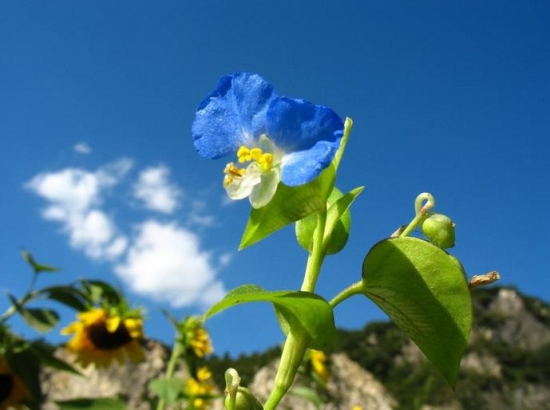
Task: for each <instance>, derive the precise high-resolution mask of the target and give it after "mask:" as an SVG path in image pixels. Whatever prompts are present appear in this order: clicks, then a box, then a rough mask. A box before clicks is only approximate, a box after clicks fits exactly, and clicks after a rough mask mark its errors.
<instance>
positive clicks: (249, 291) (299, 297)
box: [204, 285, 336, 350]
mask: <svg viewBox="0 0 550 410" xmlns="http://www.w3.org/2000/svg"><path fill="white" fill-rule="evenodd" d="M249 302H271V303H272V304H273V306H274V308H275V311H276V312H277V317H278V319H279V322H280V324H281V328H282V329H283V332H284V333H285V334H288V332H289V331H290V330H295V331H299V332H302V333H305V334H306V335H307V336H308V338H309V347H311V348H313V349H319V350H324V349H326V348H327V347H329V346H330V345H331V344H332V342H333V340H334V338H335V336H336V328H335V325H334V315H333V311H332V307H331V306H330V305H329V304H328V302H327V301H326V300H325V299H323V298H322V297H321V296H319V295H316V294H314V293H310V292H301V291H299V292H297V291H273V292H269V291H266V290H265V289H263V288H261V287H259V286H256V285H243V286H239V287H238V288H235V289H233V290H232V291H231V292H229V293H228V294H227V295H226V296H225V298H223V299H222V300H221V301H219V302H218V303H216V304H215V305H214V306H212V307H211V308H210V309H209V310H208V312H206V313H205V315H204V320H206V319H208V318H210V317H211V316H213V315H215V314H216V313H219V312H221V311H222V310H225V309H227V308H229V307H231V306H235V305H239V304H242V303H249Z"/></svg>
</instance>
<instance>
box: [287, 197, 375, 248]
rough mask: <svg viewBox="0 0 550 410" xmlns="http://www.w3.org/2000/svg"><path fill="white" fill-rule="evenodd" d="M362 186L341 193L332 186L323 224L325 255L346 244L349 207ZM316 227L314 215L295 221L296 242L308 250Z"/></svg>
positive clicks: (348, 228)
mask: <svg viewBox="0 0 550 410" xmlns="http://www.w3.org/2000/svg"><path fill="white" fill-rule="evenodd" d="M363 189H364V188H363V187H359V188H355V189H353V190H351V191H350V192H348V193H347V194H346V195H343V194H342V192H341V191H340V190H339V189H338V188H336V187H335V188H334V189H333V190H332V192H331V193H330V196H329V197H328V200H327V205H328V211H327V222H326V226H325V238H324V247H325V254H326V255H333V254H335V253H338V252H340V251H341V250H342V249H343V248H344V246H345V245H346V243H347V241H348V237H349V230H350V226H351V215H350V212H349V207H350V206H351V204H352V203H353V201H355V198H357V197H358V196H359V194H360V193H361V192H362V191H363ZM316 227H317V217H316V215H309V216H307V217H306V218H304V219H301V220H299V221H298V222H296V238H297V239H298V243H299V244H300V245H301V246H302V247H303V248H304V249H305V250H307V251H308V252H310V251H311V249H312V247H313V236H314V232H315V228H316Z"/></svg>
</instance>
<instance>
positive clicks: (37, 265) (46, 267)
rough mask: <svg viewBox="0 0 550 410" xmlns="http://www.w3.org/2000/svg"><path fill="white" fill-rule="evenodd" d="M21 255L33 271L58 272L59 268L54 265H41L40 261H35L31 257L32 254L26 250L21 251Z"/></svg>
mask: <svg viewBox="0 0 550 410" xmlns="http://www.w3.org/2000/svg"><path fill="white" fill-rule="evenodd" d="M21 256H22V257H23V259H25V260H26V261H27V263H28V264H29V265H31V267H32V269H33V270H34V272H35V273H40V272H58V271H59V268H56V267H54V266H49V265H43V264H41V263H38V262H36V261H35V260H34V258H33V257H32V255H31V254H30V253H29V252H27V251H21Z"/></svg>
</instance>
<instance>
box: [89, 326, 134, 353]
mask: <svg viewBox="0 0 550 410" xmlns="http://www.w3.org/2000/svg"><path fill="white" fill-rule="evenodd" d="M88 336H89V337H90V340H91V341H92V343H93V344H94V346H95V347H97V348H98V349H102V350H112V349H118V348H119V347H122V346H124V345H126V344H128V343H129V342H131V341H132V337H131V336H130V333H128V329H126V326H124V325H123V324H121V325H119V326H118V328H117V330H115V331H114V332H113V333H111V332H109V331H108V330H107V327H106V325H105V323H97V324H95V325H92V326H90V327H89V328H88Z"/></svg>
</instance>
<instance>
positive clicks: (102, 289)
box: [82, 280, 121, 305]
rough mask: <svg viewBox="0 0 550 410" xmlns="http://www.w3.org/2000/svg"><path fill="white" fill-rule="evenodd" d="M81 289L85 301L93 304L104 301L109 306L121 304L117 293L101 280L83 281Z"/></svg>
mask: <svg viewBox="0 0 550 410" xmlns="http://www.w3.org/2000/svg"><path fill="white" fill-rule="evenodd" d="M82 288H83V290H84V293H85V294H86V299H87V300H89V301H90V302H91V303H93V304H95V303H101V302H103V301H106V302H108V304H109V305H117V304H119V303H120V302H121V300H120V299H121V298H120V294H119V292H118V291H117V290H116V289H115V288H113V287H112V286H111V285H110V284H109V283H107V282H104V281H102V280H83V281H82Z"/></svg>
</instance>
